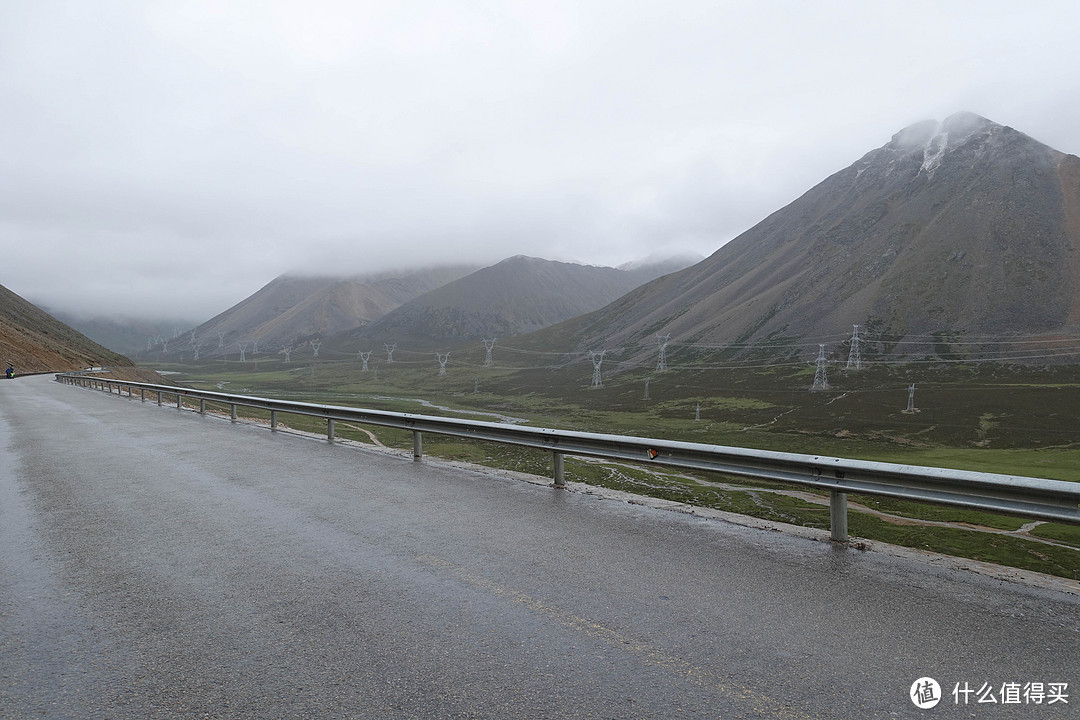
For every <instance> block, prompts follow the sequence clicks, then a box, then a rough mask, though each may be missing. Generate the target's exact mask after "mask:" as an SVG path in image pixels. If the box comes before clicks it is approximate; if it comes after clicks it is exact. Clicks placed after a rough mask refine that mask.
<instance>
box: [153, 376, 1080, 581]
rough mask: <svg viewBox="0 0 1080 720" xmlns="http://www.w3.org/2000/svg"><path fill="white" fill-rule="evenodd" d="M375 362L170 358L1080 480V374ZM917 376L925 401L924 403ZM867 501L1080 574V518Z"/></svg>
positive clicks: (961, 542)
mask: <svg viewBox="0 0 1080 720" xmlns="http://www.w3.org/2000/svg"><path fill="white" fill-rule="evenodd" d="M470 362H471V364H470ZM372 366H373V367H372V369H371V370H369V371H368V372H362V371H361V370H360V363H359V362H357V361H351V360H349V361H337V362H334V361H326V362H318V361H317V359H312V358H308V360H307V362H305V363H304V364H300V363H294V364H285V363H283V362H282V361H281V360H280V359H279V358H277V357H268V358H267V359H263V360H259V361H258V362H255V361H249V362H246V363H239V362H222V361H221V360H216V361H212V362H206V363H201V364H196V363H185V364H170V365H164V364H163V365H160V366H156V368H157V369H159V370H165V371H169V372H172V373H176V374H175V375H171V376H170V379H172V380H175V381H177V382H179V383H182V384H185V385H189V386H192V387H199V388H205V389H220V390H223V391H225V392H233V393H242V394H254V395H265V396H269V397H276V398H282V399H292V400H301V401H310V402H322V403H332V404H340V405H349V406H359V407H370V408H377V409H383V410H390V411H397V412H410V413H422V414H430V415H441V416H456V417H468V418H473V419H483V420H494V419H504V420H511V421H512V420H522V421H526V422H528V423H529V424H532V425H537V426H545V427H557V428H563V429H574V430H584V431H589V432H609V433H617V434H626V435H635V436H641V437H656V438H665V439H677V440H685V441H692V442H704V443H711V444H718V445H733V446H741V447H753V448H761V449H770V450H783V451H788V452H797V453H812V454H819V455H830V456H837V457H849V458H858V459H866V460H879V461H886V462H897V463H905V464H912V465H924V466H932V467H948V468H956V469H964V470H977V471H983V472H994V473H1002V474H1009V475H1024V476H1032V477H1046V478H1055V479H1061V480H1069V481H1077V480H1080V368H1072V367H1049V368H1026V367H1001V366H991V365H980V366H967V365H932V364H919V363H914V364H910V365H902V366H895V367H886V366H870V367H868V368H866V369H864V370H861V371H858V372H842V371H833V372H832V373H831V374H830V378H829V381H830V388H829V389H828V390H826V391H823V392H810V391H809V387H810V384H811V383H812V380H813V368H812V367H806V366H800V365H798V364H791V365H780V366H777V367H763V368H749V367H747V368H724V369H700V370H693V369H691V370H681V371H668V372H666V373H662V374H658V373H647V372H645V371H643V370H641V369H634V368H630V369H627V370H626V371H624V372H618V371H616V372H611V373H609V374H605V375H604V376H603V386H602V387H599V388H593V387H591V383H592V377H593V373H592V370H593V368H592V365H591V364H583V363H580V362H579V363H567V364H564V365H550V366H545V367H540V368H536V367H523V368H514V367H493V368H485V367H480V366H479V358H471V359H470V358H466V359H465V361H463V362H461V364H458V365H455V364H454V363H450V364H448V367H447V372H446V375H439V374H438V365H437V364H436V363H435V361H434V357H432V359H431V360H430V361H426V362H400V363H394V364H389V365H388V364H386V363H378V364H376V363H374V362H372ZM646 380H648V398H646V396H645V387H646ZM913 383H914V384H915V385H916V395H915V406H916V410H917V411H916V412H907V404H908V388H909V387H910V386H911V385H912V384H913ZM476 413H483V414H476ZM496 416H497V417H496ZM283 421H284V422H287V423H288V424H290V425H292V426H294V427H298V428H299V429H309V430H311V431H313V432H322V431H324V430H325V425H324V423H319V422H318V421H315V420H308V419H304V418H300V417H299V416H289V417H288V418H287V419H286V420H283ZM366 430H367V432H362V431H359V430H354V429H350V428H341V426H340V425H339V426H338V429H337V434H338V435H339V436H342V437H352V438H353V439H358V440H361V441H370V439H371V437H372V435H373V436H374V437H377V438H378V439H379V441H380V442H383V443H385V444H387V445H390V446H392V447H401V448H407V447H411V442H412V440H411V435H410V434H409V433H407V432H403V431H392V430H386V429H377V428H366ZM369 433H371V434H369ZM425 452H426V453H429V454H435V455H439V456H443V457H448V458H454V459H460V460H465V461H469V462H474V463H479V464H485V465H490V466H493V467H501V468H508V469H514V470H520V471H524V472H530V473H534V474H538V475H550V472H551V458H550V454H549V453H545V452H539V451H529V450H522V449H518V448H512V447H508V446H499V445H494V444H490V443H473V442H468V441H462V440H457V439H451V438H434V437H430V438H429V437H425ZM566 471H567V476H568V478H569V479H572V480H578V481H581V482H587V483H592V484H597V485H603V486H606V487H611V488H615V489H620V490H626V491H629V492H634V493H639V494H645V495H651V496H656V497H663V498H668V499H672V500H678V501H680V502H686V503H689V504H693V505H700V506H702V507H712V508H716V509H721V510H727V511H730V512H736V513H742V514H746V515H753V516H756V517H762V518H767V519H774V520H780V521H783V522H791V523H795V524H801V525H806V526H810V527H820V528H825V527H827V526H828V506H827V504H826V503H825V498H824V496H823V495H821V494H816V495H817V496H815V493H812V492H808V491H807V490H805V489H799V488H793V487H784V486H779V485H777V484H775V483H765V482H760V483H755V482H750V481H747V480H745V479H734V478H725V477H719V476H716V477H710V476H708V474H701V473H697V474H686V473H671V474H664V473H660V474H657V473H653V472H651V471H647V470H644V469H634V468H630V467H626V466H623V465H616V464H611V463H595V462H585V461H579V460H576V459H573V458H568V461H567V467H566ZM850 500H851V507H850V511H849V529H850V531H851V534H852V535H853V536H858V537H863V538H867V539H872V540H880V541H883V542H889V543H895V544H899V545H905V546H909V547H914V548H920V549H929V550H933V551H936V552H943V553H948V554H952V555H957V556H961V557H968V558H973V559H979V560H986V561H989V562H996V563H1000V564H1003V565H1011V566H1015V567H1022V568H1026V569H1030V570H1035V571H1038V572H1044V573H1050V574H1054V575H1059V576H1062V577H1067V578H1071V579H1080V528H1077V527H1072V526H1063V525H1056V524H1048V523H1044V524H1037V525H1033V524H1031V523H1029V522H1028V521H1027V520H1025V519H1023V518H1013V517H1007V516H1003V515H995V514H991V513H980V512H974V511H970V510H961V509H955V508H949V507H942V506H934V505H926V504H920V503H910V502H904V501H899V500H892V499H885V498H870V497H852V498H851V499H850Z"/></svg>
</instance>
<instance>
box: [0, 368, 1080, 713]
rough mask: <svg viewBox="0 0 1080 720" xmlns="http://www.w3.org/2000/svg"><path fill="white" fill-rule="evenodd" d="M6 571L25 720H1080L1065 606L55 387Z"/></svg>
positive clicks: (7, 482) (1060, 598)
mask: <svg viewBox="0 0 1080 720" xmlns="http://www.w3.org/2000/svg"><path fill="white" fill-rule="evenodd" d="M0 549H2V552H0V717H2V718H42V717H46V718H80V719H81V718H110V719H112V720H117V719H126V718H140V719H142V718H204V717H210V718H252V719H254V718H258V719H260V720H265V719H267V718H349V719H351V718H658V719H660V718H724V719H725V720H727V719H728V718H879V717H880V718H892V717H902V718H907V717H920V718H921V717H936V718H951V717H964V718H970V717H973V718H996V717H1006V718H1015V719H1019V718H1025V719H1026V718H1036V719H1042V718H1076V717H1080V670H1078V668H1080V600H1078V597H1077V595H1076V594H1073V593H1070V592H1068V590H1067V588H1066V589H1054V588H1047V587H1035V586H1031V585H1021V584H1018V583H1012V582H1006V581H1002V580H999V579H992V578H988V577H985V576H980V575H978V574H975V573H972V572H968V571H962V570H956V569H949V568H944V567H938V566H935V564H933V563H931V562H928V561H927V560H925V559H921V558H905V557H893V556H890V555H888V554H883V553H878V552H861V551H859V550H857V549H853V548H850V547H845V546H838V545H834V544H831V543H829V542H824V541H820V540H813V539H807V538H802V537H795V536H791V535H789V534H785V533H780V532H775V531H768V530H762V529H755V528H751V527H745V526H741V525H736V524H731V523H726V522H722V521H717V520H709V519H702V518H699V517H694V516H692V515H687V514H682V513H676V512H671V511H666V510H659V509H654V508H648V507H642V506H639V505H635V504H630V503H627V502H625V501H615V500H611V499H603V498H599V497H596V496H594V495H590V494H588V493H585V492H578V491H574V490H569V491H560V490H555V489H553V488H550V487H546V486H543V485H540V484H530V483H527V482H522V481H521V480H520V479H514V478H510V477H505V476H502V475H500V474H498V473H495V472H487V471H481V470H475V471H474V470H469V469H462V468H459V467H454V466H451V465H450V464H448V463H443V462H439V461H436V460H431V459H425V460H424V461H423V462H420V463H414V462H412V460H411V458H409V457H405V456H398V455H394V454H389V453H387V452H386V451H382V450H376V449H365V448H361V447H358V446H356V445H352V444H346V443H340V442H338V443H329V442H327V441H326V440H325V439H322V440H319V439H314V438H311V437H303V436H300V435H297V434H290V433H286V432H271V431H270V430H268V429H267V428H266V427H265V426H262V427H258V426H254V425H250V424H244V423H231V422H229V421H228V420H227V419H222V418H215V417H209V416H200V415H199V414H197V413H194V412H191V411H190V410H185V411H180V410H177V409H176V408H175V407H168V406H166V407H158V406H157V405H156V404H154V403H150V402H147V403H140V402H139V400H138V399H137V398H136V399H134V400H129V399H127V398H126V397H125V398H121V397H118V396H115V395H112V396H110V395H107V394H104V393H101V392H98V391H93V390H88V389H83V388H75V387H71V386H67V385H61V384H59V383H56V382H54V381H53V380H52V379H51V377H49V376H42V377H29V378H16V379H15V380H0ZM922 677H932V678H934V679H936V680H937V682H938V683H939V686H940V688H941V690H940V694H941V695H943V696H944V698H943V699H942V700H941V701H940V703H939V704H938V706H937V707H935V708H933V709H929V710H923V709H920V708H918V707H916V706H915V704H914V703H913V701H912V700H911V699H910V698H909V691H910V690H911V688H912V685H913V683H915V681H916V680H918V679H919V678H922ZM1014 683H1015V684H1016V685H1015V686H1014V685H1013V684H1014ZM1021 689H1022V690H1023V694H1022V695H1021V694H1020V693H1021V691H1022V690H1021ZM965 690H966V691H968V692H964V691H965ZM954 691H956V693H955V694H954ZM980 691H981V696H980V694H979V692H980ZM991 691H992V692H991ZM1040 692H1041V694H1040ZM1066 695H1067V697H1063V696H1066ZM980 697H981V699H984V700H985V699H987V698H989V697H994V698H995V699H996V700H997V702H996V703H994V704H990V703H988V702H983V703H978V702H977V700H979V699H980ZM1016 698H1018V699H1019V701H1018V702H1012V701H1013V700H1014V699H1016ZM965 699H966V700H967V704H964V703H963V700H965ZM1036 699H1039V700H1041V702H1040V703H1039V704H1036V703H1035V700H1036ZM1065 700H1067V701H1068V702H1067V703H1066V702H1065ZM958 701H959V702H958ZM1005 701H1008V702H1005ZM1051 701H1053V702H1051Z"/></svg>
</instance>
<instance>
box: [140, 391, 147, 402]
mask: <svg viewBox="0 0 1080 720" xmlns="http://www.w3.org/2000/svg"><path fill="white" fill-rule="evenodd" d="M139 402H146V388H139Z"/></svg>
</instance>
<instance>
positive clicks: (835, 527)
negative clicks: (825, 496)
mask: <svg viewBox="0 0 1080 720" xmlns="http://www.w3.org/2000/svg"><path fill="white" fill-rule="evenodd" d="M829 528H830V529H831V530H832V539H833V540H834V541H836V542H847V541H848V532H847V493H846V492H840V491H839V490H830V491H829Z"/></svg>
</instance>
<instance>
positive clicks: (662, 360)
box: [656, 333, 671, 372]
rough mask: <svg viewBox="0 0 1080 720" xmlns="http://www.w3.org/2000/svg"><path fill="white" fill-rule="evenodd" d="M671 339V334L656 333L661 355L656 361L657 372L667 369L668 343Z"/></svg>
mask: <svg viewBox="0 0 1080 720" xmlns="http://www.w3.org/2000/svg"><path fill="white" fill-rule="evenodd" d="M670 339H671V335H660V333H657V334H656V341H657V342H658V343H660V357H659V358H658V359H657V361H656V372H664V371H665V370H667V344H668V340H670Z"/></svg>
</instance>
